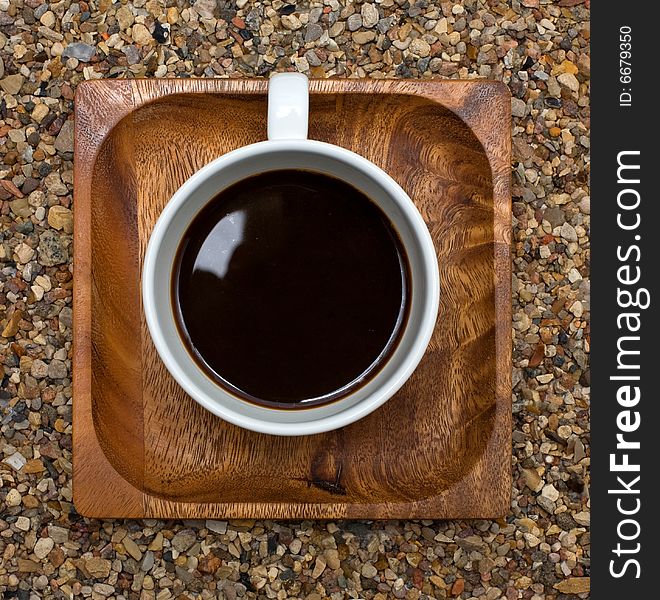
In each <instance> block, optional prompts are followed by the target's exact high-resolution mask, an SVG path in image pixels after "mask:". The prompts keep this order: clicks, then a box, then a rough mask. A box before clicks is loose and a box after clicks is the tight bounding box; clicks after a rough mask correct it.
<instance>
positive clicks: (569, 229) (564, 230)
mask: <svg viewBox="0 0 660 600" xmlns="http://www.w3.org/2000/svg"><path fill="white" fill-rule="evenodd" d="M559 233H560V235H561V237H563V238H564V239H565V240H566V241H567V242H577V240H578V236H577V232H576V231H575V227H573V225H571V224H570V223H564V224H563V225H562V226H561V229H560V231H559Z"/></svg>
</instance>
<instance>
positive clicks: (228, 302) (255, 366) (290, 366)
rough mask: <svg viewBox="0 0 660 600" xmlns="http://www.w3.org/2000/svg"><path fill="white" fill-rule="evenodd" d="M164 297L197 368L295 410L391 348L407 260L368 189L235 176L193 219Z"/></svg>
mask: <svg viewBox="0 0 660 600" xmlns="http://www.w3.org/2000/svg"><path fill="white" fill-rule="evenodd" d="M173 273H174V276H173V281H172V300H173V305H174V307H175V312H176V313H177V319H178V326H179V333H180V335H181V337H182V339H183V340H184V342H185V344H186V346H187V347H188V350H189V352H190V353H191V355H192V356H193V358H194V359H195V361H196V362H197V363H198V364H199V365H200V366H201V367H202V368H203V370H204V371H205V372H206V373H207V374H208V375H209V376H210V377H211V378H212V379H214V380H215V381H216V383H218V384H219V385H221V386H222V387H224V388H226V389H228V390H230V391H231V392H232V393H234V394H236V395H238V396H239V397H242V398H244V399H246V400H250V401H253V402H256V403H260V404H265V405H268V406H275V407H280V408H302V407H305V406H311V405H317V404H319V403H323V402H328V401H331V400H334V399H336V398H338V397H341V396H343V395H345V394H346V393H349V392H350V391H352V390H353V389H355V388H356V387H358V386H360V385H363V384H364V382H365V381H367V380H368V379H369V378H370V377H371V376H373V375H374V374H375V373H376V372H377V371H378V368H379V366H380V365H381V364H382V362H383V361H384V359H386V358H387V357H388V356H389V354H390V353H391V352H392V351H393V350H394V348H395V347H396V343H397V342H398V338H399V335H400V333H401V329H402V328H403V326H404V325H405V319H406V316H407V312H406V311H407V304H408V295H409V294H408V287H409V284H408V261H407V258H406V257H405V254H404V251H403V247H402V244H401V242H400V240H399V238H398V235H397V233H396V231H395V230H394V228H393V226H392V225H391V223H390V222H389V220H388V218H387V217H386V216H385V214H384V213H383V212H382V211H381V210H380V209H379V208H378V207H377V206H376V205H375V204H374V203H373V202H371V200H369V198H368V197H367V196H365V195H364V194H363V193H362V192H360V191H359V190H357V189H355V188H353V187H352V186H350V185H348V184H346V183H345V182H342V181H340V180H338V179H335V178H333V177H330V176H327V175H323V174H320V173H314V172H310V171H296V170H282V171H272V172H267V173H264V174H261V175H256V176H253V177H250V178H248V179H245V180H243V181H240V182H238V183H236V184H234V185H233V186H230V187H229V188H227V189H226V190H224V191H222V192H220V193H219V194H218V195H217V196H216V197H215V198H213V199H212V200H211V201H210V202H209V203H208V204H207V205H206V206H205V207H204V208H203V209H202V210H201V211H200V213H199V214H198V215H197V216H196V217H195V219H194V220H193V222H192V223H191V225H190V227H189V228H188V230H187V231H186V233H185V236H184V238H183V240H182V242H181V244H180V246H179V250H178V253H177V259H176V265H175V269H174V271H173Z"/></svg>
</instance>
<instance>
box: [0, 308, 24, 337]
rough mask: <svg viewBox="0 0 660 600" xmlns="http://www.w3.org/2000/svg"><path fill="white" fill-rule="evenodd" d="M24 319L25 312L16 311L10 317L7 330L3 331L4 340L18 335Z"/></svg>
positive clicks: (6, 326)
mask: <svg viewBox="0 0 660 600" xmlns="http://www.w3.org/2000/svg"><path fill="white" fill-rule="evenodd" d="M22 318H23V311H21V310H15V311H14V314H13V315H12V316H11V317H10V319H9V321H7V324H6V325H5V328H4V329H3V330H2V337H3V338H11V337H14V336H15V335H16V334H17V333H18V324H19V323H20V321H21V319H22Z"/></svg>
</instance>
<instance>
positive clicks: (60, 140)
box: [55, 119, 74, 152]
mask: <svg viewBox="0 0 660 600" xmlns="http://www.w3.org/2000/svg"><path fill="white" fill-rule="evenodd" d="M73 127H74V125H73V121H72V120H71V119H69V120H68V121H65V122H64V125H62V129H60V132H59V133H58V134H57V138H56V139H55V150H59V151H60V152H73Z"/></svg>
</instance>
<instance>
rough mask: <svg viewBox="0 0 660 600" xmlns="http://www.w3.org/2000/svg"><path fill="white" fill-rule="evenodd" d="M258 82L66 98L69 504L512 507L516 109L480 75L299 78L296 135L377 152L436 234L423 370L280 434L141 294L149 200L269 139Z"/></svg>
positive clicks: (270, 511)
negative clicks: (330, 421) (251, 416)
mask: <svg viewBox="0 0 660 600" xmlns="http://www.w3.org/2000/svg"><path fill="white" fill-rule="evenodd" d="M266 85H267V83H266V82H265V81H263V80H206V79H199V80H133V81H107V80H104V81H94V82H89V83H84V84H82V85H80V86H79V88H78V91H77V95H76V115H75V116H76V121H75V122H76V146H75V231H74V234H75V257H74V260H75V288H76V293H75V299H74V310H75V322H74V337H75V339H74V342H75V350H74V410H73V412H74V414H73V418H74V488H73V491H74V502H75V505H76V508H77V510H78V511H79V512H81V513H82V514H84V515H88V516H96V517H152V518H155V517H161V518H175V517H178V518H213V517H216V518H217V517H243V518H369V519H375V518H468V517H495V516H501V515H503V514H505V513H506V512H507V511H508V508H509V502H510V485H511V482H510V455H511V440H510V429H511V338H510V326H511V308H510V262H509V261H510V258H509V244H510V230H511V206H510V191H509V172H510V131H509V127H510V108H509V95H508V91H507V90H506V88H505V87H504V86H503V85H501V84H497V83H493V82H485V81H470V82H457V81H429V82H418V81H356V80H341V81H340V80H324V81H312V82H311V86H310V91H311V100H310V111H311V116H310V137H311V138H313V139H318V140H323V141H328V142H331V143H334V144H338V145H340V146H343V147H345V148H349V149H351V150H354V151H356V152H358V153H359V154H361V155H363V156H365V157H366V158H368V159H369V160H371V161H373V162H375V163H376V164H377V165H379V166H381V167H382V168H384V169H385V170H386V171H387V172H388V173H390V174H391V175H392V177H394V179H396V180H397V181H398V183H399V184H400V185H401V186H402V187H403V188H404V189H405V190H406V191H407V192H408V194H409V195H410V196H411V198H412V199H413V200H414V201H415V203H416V204H417V206H418V208H419V209H420V212H421V213H422V215H423V216H424V218H425V220H426V222H427V224H428V227H429V230H430V231H431V234H432V237H433V239H434V242H435V245H436V251H437V253H438V259H439V264H440V276H441V306H440V313H439V318H438V321H437V324H436V329H435V332H434V335H433V338H432V341H431V343H430V345H429V348H428V350H427V353H426V355H425V357H424V359H423V360H422V362H421V363H420V365H419V367H418V368H417V370H416V371H415V373H414V374H413V376H412V377H411V378H410V380H409V381H408V382H407V384H406V385H405V386H404V387H403V388H402V390H401V391H400V392H399V393H398V394H397V395H396V396H395V397H394V398H392V399H391V400H390V401H389V402H388V403H387V404H386V405H384V406H383V407H381V408H380V409H378V410H377V411H375V412H374V413H372V414H371V415H369V416H368V417H366V418H365V419H363V420H361V421H359V422H358V423H355V424H353V425H351V426H349V427H346V428H343V429H341V430H338V431H335V432H330V433H327V434H321V435H315V436H306V437H299V438H278V437H272V436H266V435H261V434H257V433H253V432H249V431H245V430H242V429H240V428H238V427H235V426H233V425H230V424H228V423H226V422H224V421H222V420H220V419H219V418H218V417H215V416H214V415H212V414H211V413H209V412H208V411H206V410H204V409H203V408H201V407H200V406H199V405H197V404H196V403H195V402H194V401H193V400H192V399H191V398H189V397H188V396H187V395H186V394H185V393H184V392H183V391H182V390H181V389H180V388H179V386H178V385H177V384H176V382H175V381H174V380H173V379H172V378H171V376H170V375H169V374H168V372H167V370H166V369H165V367H164V366H163V364H162V363H161V361H160V359H159V358H158V355H157V353H156V351H155V349H154V347H153V345H152V342H151V338H150V336H149V333H148V330H147V327H146V323H145V320H144V316H143V313H142V310H141V305H140V293H139V292H140V268H141V263H142V258H143V256H144V251H145V248H146V243H147V241H148V237H149V234H150V231H151V228H152V227H153V225H154V223H155V221H156V219H157V218H158V215H159V214H160V211H161V210H162V208H163V206H164V205H165V204H166V202H167V201H168V199H169V198H170V197H171V196H172V194H173V193H174V191H175V190H176V189H177V188H178V187H179V186H180V185H181V184H182V183H183V182H184V181H185V179H186V178H188V177H189V176H190V175H192V174H193V173H194V172H195V171H196V170H197V169H199V168H201V167H202V166H204V165H205V164H207V163H208V162H210V161H211V160H213V159H214V158H216V157H218V156H220V155H221V154H224V153H226V152H228V151H230V150H233V149H235V148H238V147H240V146H244V145H246V144H249V143H252V142H257V141H261V140H263V139H265V137H266V120H265V118H266V90H267V88H266Z"/></svg>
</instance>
